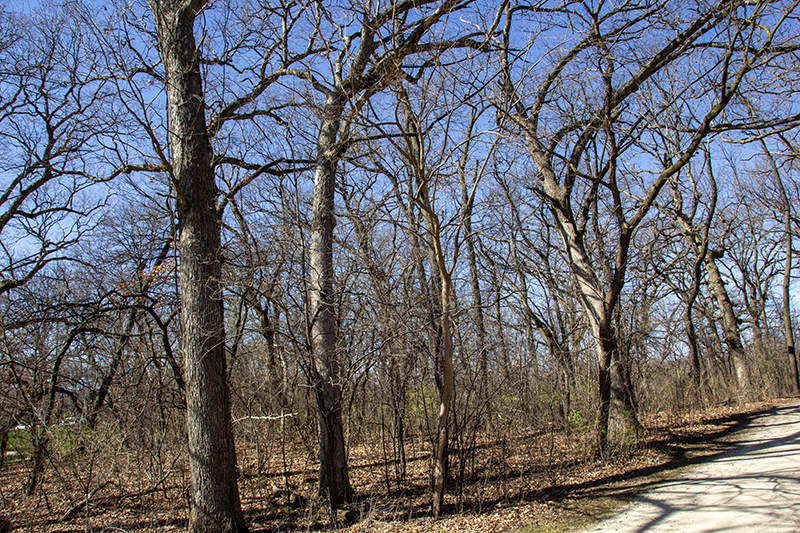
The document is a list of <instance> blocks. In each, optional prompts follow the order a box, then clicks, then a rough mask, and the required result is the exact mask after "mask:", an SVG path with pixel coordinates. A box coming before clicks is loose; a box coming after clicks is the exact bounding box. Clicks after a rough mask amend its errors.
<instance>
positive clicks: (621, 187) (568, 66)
mask: <svg viewBox="0 0 800 533" xmlns="http://www.w3.org/2000/svg"><path fill="white" fill-rule="evenodd" d="M788 9H790V10H791V9H793V6H789V8H788ZM762 11H763V7H762V6H760V5H759V6H757V7H756V8H748V7H745V6H744V5H743V4H731V3H730V2H720V3H718V4H716V5H710V6H698V9H697V11H696V12H695V14H693V15H692V16H690V17H689V18H687V19H682V18H681V17H682V16H687V15H688V12H687V11H685V10H682V11H681V12H680V14H679V13H676V12H675V13H671V14H670V17H673V16H674V19H673V20H674V22H670V23H669V24H667V25H666V26H664V27H661V26H660V24H654V23H653V20H656V19H657V18H658V15H657V14H659V13H664V14H665V15H666V12H665V11H664V6H663V5H662V4H657V3H652V4H641V5H637V6H636V7H630V6H625V7H620V6H604V5H600V6H598V7H593V6H583V7H582V8H578V9H577V10H573V9H572V8H571V6H570V7H565V8H564V12H563V14H562V13H561V12H555V11H551V10H548V9H546V8H536V7H531V6H527V5H524V6H523V5H519V6H518V5H514V4H512V3H507V4H506V5H505V15H504V16H505V22H504V31H503V37H502V53H501V54H500V63H501V79H502V91H503V96H504V99H503V101H502V102H501V103H500V104H499V106H500V110H501V112H502V114H501V119H502V120H503V121H504V122H505V123H506V124H507V127H508V128H509V129H512V130H513V129H514V128H516V129H517V131H519V132H520V133H521V135H522V137H523V139H524V142H525V146H526V148H527V150H528V154H529V156H530V158H531V160H532V162H533V163H534V165H535V168H536V172H537V175H536V179H535V181H534V183H535V190H536V191H537V193H538V194H539V195H540V196H541V197H542V198H544V200H545V202H546V203H547V205H548V207H549V209H550V211H551V213H552V217H553V219H554V221H555V222H556V224H557V227H558V229H559V232H560V233H561V237H562V240H563V245H564V248H565V250H566V251H567V255H568V258H569V262H570V265H571V267H572V270H573V273H574V275H575V277H576V279H577V283H578V287H579V291H580V294H581V300H582V304H583V308H584V311H585V313H586V318H587V320H588V322H589V324H590V326H591V331H592V335H593V338H594V342H595V347H596V352H597V356H598V363H599V405H598V418H597V425H596V442H597V451H598V453H600V454H603V453H606V452H607V449H608V447H607V444H608V432H609V425H608V421H609V415H610V414H611V405H612V402H614V403H615V404H619V405H618V406H616V407H615V411H616V412H618V413H625V410H624V409H621V408H622V407H623V406H622V404H621V399H619V398H616V397H612V375H613V372H615V371H616V366H615V365H613V361H614V354H615V352H616V350H617V345H616V342H617V339H616V333H615V331H614V325H613V316H614V311H615V308H616V306H617V305H618V301H619V295H620V293H621V291H622V288H623V286H624V283H625V273H626V269H627V268H626V267H627V262H628V255H629V248H630V244H631V241H632V238H633V235H634V233H635V231H636V229H637V228H638V227H639V225H640V224H641V223H642V221H643V220H644V219H645V217H646V216H647V215H648V213H649V211H650V209H651V207H652V206H653V204H654V202H655V200H656V198H657V197H658V195H659V193H660V192H661V189H662V187H663V186H664V184H666V183H667V181H668V180H669V179H670V178H671V177H672V176H674V175H676V174H677V173H678V172H679V171H680V170H681V169H682V168H683V167H684V166H685V165H686V164H687V163H688V162H689V161H690V160H691V159H692V157H694V155H695V153H696V151H697V150H698V148H699V147H700V146H701V145H702V143H703V141H704V139H705V138H706V137H707V136H708V135H710V134H711V133H712V131H713V129H714V125H715V123H716V121H717V120H718V118H719V117H720V116H721V114H722V112H723V110H725V109H726V108H727V107H728V105H729V104H730V102H731V101H732V100H733V98H734V97H735V96H736V95H737V94H738V92H739V90H740V88H741V87H742V84H743V82H744V80H745V79H746V78H748V74H749V73H750V71H752V70H753V69H755V68H758V67H759V66H760V65H762V64H764V62H765V61H768V59H769V58H771V57H773V56H774V55H776V54H780V53H782V52H783V50H780V51H778V50H776V46H777V45H778V44H779V43H774V42H773V36H776V35H778V33H775V32H774V31H773V32H770V33H769V34H768V35H766V36H764V35H762V34H755V33H753V32H752V29H751V28H752V22H753V21H754V20H760V16H761V13H762ZM528 12H533V13H540V14H541V15H542V16H543V17H544V16H545V15H547V16H549V17H550V18H552V19H557V18H559V17H560V18H563V19H564V20H565V21H566V20H569V21H570V24H573V26H572V27H574V21H577V20H582V21H586V25H585V29H584V30H583V32H584V33H583V34H581V35H580V37H577V38H575V39H574V40H573V41H572V42H571V43H566V44H565V45H558V46H557V47H556V49H555V50H553V52H554V56H555V60H554V61H553V63H552V64H551V66H550V67H549V68H548V69H546V70H545V71H544V74H543V75H541V76H537V77H535V78H534V80H530V79H528V78H525V77H524V76H523V77H522V78H520V74H519V73H520V72H533V73H535V72H541V71H542V69H541V67H538V66H537V68H536V69H529V68H528V66H527V65H525V64H524V58H527V57H528V55H527V54H520V53H519V52H518V51H517V50H516V48H517V47H518V46H519V44H518V43H519V40H518V37H516V34H515V33H514V30H515V29H516V26H515V25H514V22H515V20H516V18H517V17H524V16H525V15H526V13H528ZM664 20H665V21H666V19H664ZM785 20H786V19H785V18H782V17H781V16H780V15H778V20H777V22H776V23H775V24H776V27H775V28H774V30H776V31H777V30H778V29H780V28H781V27H782V25H783V24H784V23H785ZM667 28H669V29H668V30H667ZM663 30H667V31H666V33H664V32H663ZM542 31H546V28H545V29H544V30H542ZM762 37H764V38H763V39H762ZM640 38H641V39H645V40H646V42H648V48H647V49H646V50H645V49H643V48H638V47H637V45H636V43H637V41H638V40H639V39H640ZM535 42H541V40H539V41H535ZM641 42H644V41H641ZM654 42H657V43H658V44H657V45H656V46H655V47H653V46H652V43H654ZM623 50H625V52H623ZM695 50H715V51H717V54H716V58H715V59H714V60H713V61H712V60H710V58H708V60H707V61H706V60H704V61H703V62H701V63H697V62H695V64H696V65H698V66H699V68H700V71H701V73H699V74H698V75H697V78H695V79H694V80H692V81H691V82H689V83H688V84H683V85H681V84H677V83H676V82H675V81H674V80H675V74H674V73H676V72H679V70H676V69H678V68H680V65H681V64H683V61H685V59H686V58H689V57H695V54H694V53H693V52H694V51H695ZM617 54H622V55H624V56H625V57H635V58H637V59H636V60H635V65H636V66H635V67H633V68H631V67H628V66H625V67H623V64H626V63H628V64H629V61H628V60H627V59H622V55H620V56H618V55H617ZM585 62H589V63H591V64H592V65H593V66H594V68H595V69H596V72H597V75H596V76H593V77H592V78H591V81H590V80H589V78H587V76H585V75H581V76H578V78H579V79H580V85H581V87H580V88H577V87H575V85H574V84H573V83H572V82H573V79H576V78H573V77H572V76H573V74H574V73H575V68H582V66H583V65H585ZM670 69H672V72H673V74H670V73H669V72H670ZM584 73H585V71H584ZM670 79H672V80H673V81H669V80H670ZM701 79H708V80H714V83H713V85H705V86H704V90H705V91H706V93H707V95H708V96H710V97H711V98H710V101H711V102H712V104H711V105H709V106H707V107H705V108H703V109H702V110H696V112H695V113H694V115H693V116H692V117H691V121H692V123H691V125H685V129H684V131H685V132H686V135H685V140H684V141H683V144H682V148H681V150H679V151H678V152H673V153H671V155H669V156H668V157H667V159H666V160H665V161H667V164H666V165H664V166H663V167H662V168H663V170H660V171H656V172H653V177H652V179H650V180H648V181H646V182H643V183H642V182H640V181H639V180H638V179H633V176H634V175H636V172H637V171H635V170H633V169H632V168H629V165H630V163H629V161H630V157H629V156H628V157H627V158H626V159H624V160H623V159H622V156H623V154H626V153H628V152H632V151H637V148H638V149H641V145H640V144H637V139H638V138H640V136H641V135H643V134H645V133H646V131H647V129H648V128H649V127H650V126H651V125H653V126H655V125H656V124H657V121H658V119H657V118H656V117H660V116H662V115H664V114H665V113H670V112H672V111H670V110H672V109H675V108H674V103H675V102H676V101H680V100H676V99H675V96H676V95H680V94H688V92H689V91H690V90H691V85H692V83H698V84H699V83H701V81H700V80H701ZM530 84H532V85H534V87H533V88H532V90H530V92H528V91H529V89H527V87H528V86H529V85H530ZM662 84H663V85H662ZM567 88H569V90H570V91H571V92H566V90H567ZM528 94H532V95H533V96H531V97H530V98H529V97H528V96H527V95H528ZM579 94H585V95H586V96H585V98H583V99H581V100H576V96H577V95H579ZM639 95H642V96H643V97H644V98H645V99H642V98H639ZM656 95H660V96H659V98H658V100H657V101H658V104H657V105H658V106H660V107H654V106H653V105H652V104H654V103H656V100H654V99H653V97H655V96H656ZM647 100H649V102H648V101H647ZM579 102H580V103H579ZM512 125H513V126H512ZM631 148H633V150H631ZM639 153H642V152H641V151H640V152H639ZM658 160H659V159H657V161H658ZM631 171H633V172H631ZM600 202H602V206H603V211H602V212H599V211H598V209H597V207H598V206H599V205H601V204H600ZM597 214H603V216H604V217H606V218H605V219H604V222H603V224H604V226H605V225H609V226H611V227H613V228H614V230H615V231H614V235H613V237H611V236H609V239H606V241H605V243H604V244H603V243H597V248H596V250H597V254H596V255H595V257H593V254H592V248H590V247H589V245H590V241H589V240H588V239H587V237H588V236H589V235H591V234H589V233H587V229H589V228H590V226H587V224H589V222H590V221H591V219H592V218H593V217H594V218H595V222H594V224H596V223H597V219H596V216H597ZM612 238H613V241H611V240H610V239H612ZM604 265H605V266H604ZM603 272H606V273H609V274H610V277H608V276H605V278H606V279H603V276H602V273H603ZM629 414H631V413H629ZM615 418H617V419H618V420H619V421H621V422H622V426H623V429H622V431H623V432H624V431H626V430H625V429H624V427H625V426H628V425H629V424H630V423H631V422H634V423H635V421H634V420H633V419H631V418H630V417H626V416H624V415H623V416H622V417H616V416H615ZM626 419H627V420H626Z"/></svg>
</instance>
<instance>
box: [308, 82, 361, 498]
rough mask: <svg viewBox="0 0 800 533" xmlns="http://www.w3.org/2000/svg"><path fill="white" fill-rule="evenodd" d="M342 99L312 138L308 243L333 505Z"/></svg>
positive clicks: (343, 469)
mask: <svg viewBox="0 0 800 533" xmlns="http://www.w3.org/2000/svg"><path fill="white" fill-rule="evenodd" d="M343 109H344V99H343V98H341V97H339V96H337V95H336V94H334V93H332V94H331V95H329V96H328V99H327V101H326V104H325V108H324V110H323V119H322V124H321V126H320V131H319V137H318V139H317V162H316V171H315V176H314V179H315V182H314V204H313V208H312V209H313V210H312V214H311V243H310V246H309V251H308V254H309V266H310V272H309V277H310V285H309V297H308V301H309V304H308V305H309V317H310V321H311V323H310V330H309V331H310V336H311V342H310V345H311V353H312V360H313V363H314V373H315V375H314V379H315V380H316V382H315V383H314V390H315V393H316V399H317V409H318V419H319V459H320V466H319V493H320V496H323V497H327V498H329V499H330V505H331V508H332V509H334V510H335V509H336V508H337V507H338V506H339V505H341V504H343V503H347V502H350V501H351V500H352V492H351V490H350V479H349V475H348V472H347V453H346V450H345V446H344V422H343V419H342V382H341V369H340V361H339V354H338V353H337V350H336V330H335V328H336V324H335V320H334V291H333V229H334V226H335V225H336V219H335V214H334V193H335V184H336V162H337V159H338V156H337V155H336V142H337V137H338V134H339V126H340V122H341V115H342V110H343Z"/></svg>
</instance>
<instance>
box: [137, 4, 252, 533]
mask: <svg viewBox="0 0 800 533" xmlns="http://www.w3.org/2000/svg"><path fill="white" fill-rule="evenodd" d="M150 7H151V9H152V10H153V15H154V18H155V21H156V27H157V30H158V43H159V47H160V49H161V56H162V60H163V63H164V71H165V74H166V86H167V90H168V98H169V119H170V128H171V136H172V158H173V160H172V179H173V180H174V181H173V184H174V186H175V192H176V196H177V198H178V202H177V203H178V223H179V226H178V227H179V231H180V238H179V250H180V274H179V276H180V295H181V320H182V328H183V329H182V337H181V346H182V348H183V359H184V368H185V380H186V420H187V422H186V426H187V433H188V440H189V470H190V477H191V490H190V509H189V531H192V532H198V533H200V532H202V533H210V532H230V531H238V532H244V531H247V528H246V526H245V523H244V517H243V515H242V510H241V503H240V500H239V488H238V486H237V480H236V452H235V449H234V440H233V430H232V422H231V401H230V392H229V390H228V382H227V371H226V361H225V328H224V316H223V295H222V286H221V283H220V280H221V269H222V257H221V253H222V245H221V227H220V220H219V218H220V215H219V213H218V212H217V206H216V200H217V192H218V191H217V188H216V183H215V180H214V171H213V168H212V165H211V161H212V149H211V142H210V139H209V135H208V132H207V129H206V117H205V99H204V95H203V80H202V77H201V74H200V65H199V58H200V54H199V51H198V50H197V47H196V44H195V39H194V20H195V17H196V16H197V14H198V12H199V11H200V10H201V9H202V7H203V4H202V2H200V1H195V2H185V1H184V2H180V1H170V0H160V1H159V0H150Z"/></svg>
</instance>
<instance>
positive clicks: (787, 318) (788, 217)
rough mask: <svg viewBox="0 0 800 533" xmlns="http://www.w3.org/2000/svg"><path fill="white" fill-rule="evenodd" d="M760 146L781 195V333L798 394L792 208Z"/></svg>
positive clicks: (772, 162) (769, 156)
mask: <svg viewBox="0 0 800 533" xmlns="http://www.w3.org/2000/svg"><path fill="white" fill-rule="evenodd" d="M761 147H762V148H763V150H764V154H765V155H766V156H767V159H768V160H769V162H770V166H771V167H772V176H773V178H775V183H776V184H777V185H778V191H779V192H780V196H781V211H782V213H781V214H782V215H783V235H784V237H783V238H784V243H785V246H784V249H785V254H786V260H785V261H786V263H785V264H784V267H783V306H782V311H783V333H784V336H785V338H786V358H787V360H788V363H789V390H790V392H791V394H793V395H795V396H796V395H798V394H800V372H798V362H797V353H796V352H795V344H794V327H793V326H792V305H791V292H790V286H791V282H792V262H793V259H794V251H793V249H792V210H791V204H790V203H789V196H788V195H787V194H786V188H785V187H784V186H783V179H781V175H780V172H779V171H778V165H777V164H776V163H775V158H774V157H773V156H772V154H771V153H770V151H769V149H768V148H767V144H766V143H765V142H764V141H763V140H762V141H761Z"/></svg>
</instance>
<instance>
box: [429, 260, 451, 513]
mask: <svg viewBox="0 0 800 533" xmlns="http://www.w3.org/2000/svg"><path fill="white" fill-rule="evenodd" d="M451 291H452V286H451V283H450V276H449V275H447V274H446V273H445V274H443V275H442V295H441V297H442V299H441V301H442V315H441V322H440V324H441V331H442V340H443V341H444V346H443V349H442V354H441V355H442V361H441V364H440V365H437V366H438V367H439V368H440V370H441V373H442V375H441V376H440V379H441V386H440V391H439V416H438V419H437V424H436V457H435V465H434V476H433V516H434V517H438V516H440V515H441V513H442V507H443V506H444V491H445V482H446V481H447V468H448V462H447V460H448V449H447V445H448V424H449V416H450V402H451V401H452V398H453V337H452V333H451V332H450V305H451V304H450V294H451Z"/></svg>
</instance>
